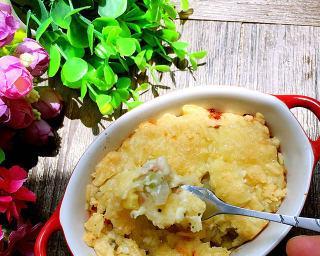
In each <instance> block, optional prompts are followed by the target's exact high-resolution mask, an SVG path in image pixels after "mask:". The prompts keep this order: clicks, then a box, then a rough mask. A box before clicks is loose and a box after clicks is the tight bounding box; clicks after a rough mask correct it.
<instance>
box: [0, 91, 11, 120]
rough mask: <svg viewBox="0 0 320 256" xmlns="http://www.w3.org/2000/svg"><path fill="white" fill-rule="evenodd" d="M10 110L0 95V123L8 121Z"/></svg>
mask: <svg viewBox="0 0 320 256" xmlns="http://www.w3.org/2000/svg"><path fill="white" fill-rule="evenodd" d="M9 118H10V112H9V108H8V106H7V104H6V102H5V100H4V99H2V98H1V97H0V124H2V123H5V122H7V121H9Z"/></svg>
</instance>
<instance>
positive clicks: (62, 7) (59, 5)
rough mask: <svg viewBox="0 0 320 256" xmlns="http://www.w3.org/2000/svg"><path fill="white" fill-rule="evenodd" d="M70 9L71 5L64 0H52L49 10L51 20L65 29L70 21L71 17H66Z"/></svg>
mask: <svg viewBox="0 0 320 256" xmlns="http://www.w3.org/2000/svg"><path fill="white" fill-rule="evenodd" d="M70 11H71V7H70V6H69V4H67V2H66V0H56V1H54V2H53V4H52V7H51V11H50V14H51V17H52V19H53V22H54V23H55V24H57V25H58V26H60V27H61V28H64V29H67V28H68V27H69V25H70V23H71V17H66V15H67V14H68V13H69V12H70Z"/></svg>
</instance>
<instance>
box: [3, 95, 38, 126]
mask: <svg viewBox="0 0 320 256" xmlns="http://www.w3.org/2000/svg"><path fill="white" fill-rule="evenodd" d="M5 101H6V104H7V106H8V109H9V112H10V113H9V120H8V121H7V122H6V125H7V126H8V127H11V128H13V129H23V128H26V127H28V126H29V125H30V124H31V123H32V122H33V120H34V114H33V111H32V107H31V105H30V103H28V102H27V101H26V100H25V99H18V100H9V99H6V100H5Z"/></svg>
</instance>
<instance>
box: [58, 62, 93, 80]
mask: <svg viewBox="0 0 320 256" xmlns="http://www.w3.org/2000/svg"><path fill="white" fill-rule="evenodd" d="M87 71H88V63H87V62H86V61H85V60H83V59H80V58H77V57H73V58H71V59H68V60H67V61H66V63H65V64H64V65H63V67H62V74H63V76H64V78H65V79H66V81H68V82H76V81H79V80H80V79H81V78H83V77H84V76H85V74H86V73H87Z"/></svg>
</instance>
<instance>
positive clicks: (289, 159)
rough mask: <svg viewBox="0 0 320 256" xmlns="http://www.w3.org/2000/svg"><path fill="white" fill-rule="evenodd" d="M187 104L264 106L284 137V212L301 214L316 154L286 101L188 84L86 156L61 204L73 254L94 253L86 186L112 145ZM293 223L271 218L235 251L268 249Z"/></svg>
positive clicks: (245, 254) (114, 128)
mask: <svg viewBox="0 0 320 256" xmlns="http://www.w3.org/2000/svg"><path fill="white" fill-rule="evenodd" d="M184 104H197V105H200V106H203V107H206V108H215V109H218V110H220V111H224V112H233V113H238V114H244V113H252V114H254V113H256V112H261V113H262V114H263V115H264V116H265V119H266V121H267V125H268V126H269V128H270V129H271V132H272V134H273V135H274V136H276V137H278V138H279V139H280V141H281V151H282V153H283V156H284V160H285V166H286V168H287V170H288V174H287V182H288V184H287V187H288V195H287V197H286V198H285V200H284V201H283V203H282V205H281V207H280V209H279V213H282V214H288V215H299V214H300V211H301V209H302V207H303V204H304V201H305V198H306V195H307V192H308V190H309V185H310V180H311V175H312V168H313V160H314V157H313V152H312V148H311V145H310V143H309V141H308V138H307V137H306V135H305V133H304V131H303V129H302V128H301V126H300V124H299V123H298V121H297V120H296V119H295V118H294V116H293V115H292V114H291V112H290V111H289V110H288V108H287V107H286V106H285V104H283V103H282V102H281V101H280V100H278V99H277V98H275V97H274V96H271V95H266V94H263V93H259V92H255V91H250V90H247V89H243V88H238V87H213V86H212V87H195V88H189V89H184V90H178V91H174V92H172V93H169V94H166V95H164V96H161V97H158V98H156V99H154V100H152V101H149V102H147V103H145V104H143V105H142V106H140V107H138V108H137V109H134V110H132V111H130V112H129V113H127V114H125V115H124V116H122V117H121V118H119V119H118V120H117V121H115V122H114V123H113V124H112V125H110V126H109V127H108V128H107V129H106V130H105V131H104V132H102V133H101V134H100V135H99V136H98V137H97V139H96V140H95V141H94V142H93V143H92V144H91V145H90V147H89V148H88V149H87V151H86V152H85V154H84V155H83V156H82V158H81V159H80V161H79V163H78V164H77V166H76V168H75V170H74V173H73V175H72V177H71V179H70V182H69V184H68V187H67V190H66V193H65V196H64V199H63V203H62V206H61V210H60V219H61V224H62V227H63V231H64V234H65V238H66V240H67V243H68V245H69V247H70V249H71V251H72V253H73V255H76V256H82V255H85V256H88V255H95V253H94V251H93V250H92V249H91V248H89V247H88V246H87V245H86V244H85V243H84V242H83V240H82V236H83V233H84V228H83V224H84V222H85V220H86V218H87V213H86V211H85V208H84V207H85V190H86V185H87V183H88V182H89V180H90V174H91V172H92V171H93V170H94V167H95V165H96V163H97V162H98V161H99V160H100V159H101V158H102V157H103V156H104V155H105V154H106V153H107V152H108V151H110V150H115V149H117V148H118V147H119V146H120V145H121V143H122V141H123V140H124V139H125V138H126V137H128V136H129V135H130V133H132V131H133V130H134V129H135V128H136V127H137V125H138V124H139V123H141V122H143V121H145V120H148V119H150V118H154V117H157V116H159V115H161V114H162V113H165V112H171V113H175V114H179V113H180V110H181V106H183V105H184ZM289 229H290V227H288V226H285V225H282V224H278V223H270V224H269V225H268V226H267V228H266V229H265V230H263V232H261V234H259V235H258V236H257V237H256V238H255V239H254V240H253V241H251V242H249V243H246V244H245V245H242V246H241V247H239V248H238V249H236V250H235V251H234V252H233V254H232V255H233V256H257V255H259V256H263V255H266V254H267V253H268V252H269V251H270V250H271V249H272V248H273V247H274V246H276V245H277V244H278V243H279V242H280V240H281V239H282V238H283V237H284V236H285V235H286V234H287V232H288V231H289Z"/></svg>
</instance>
